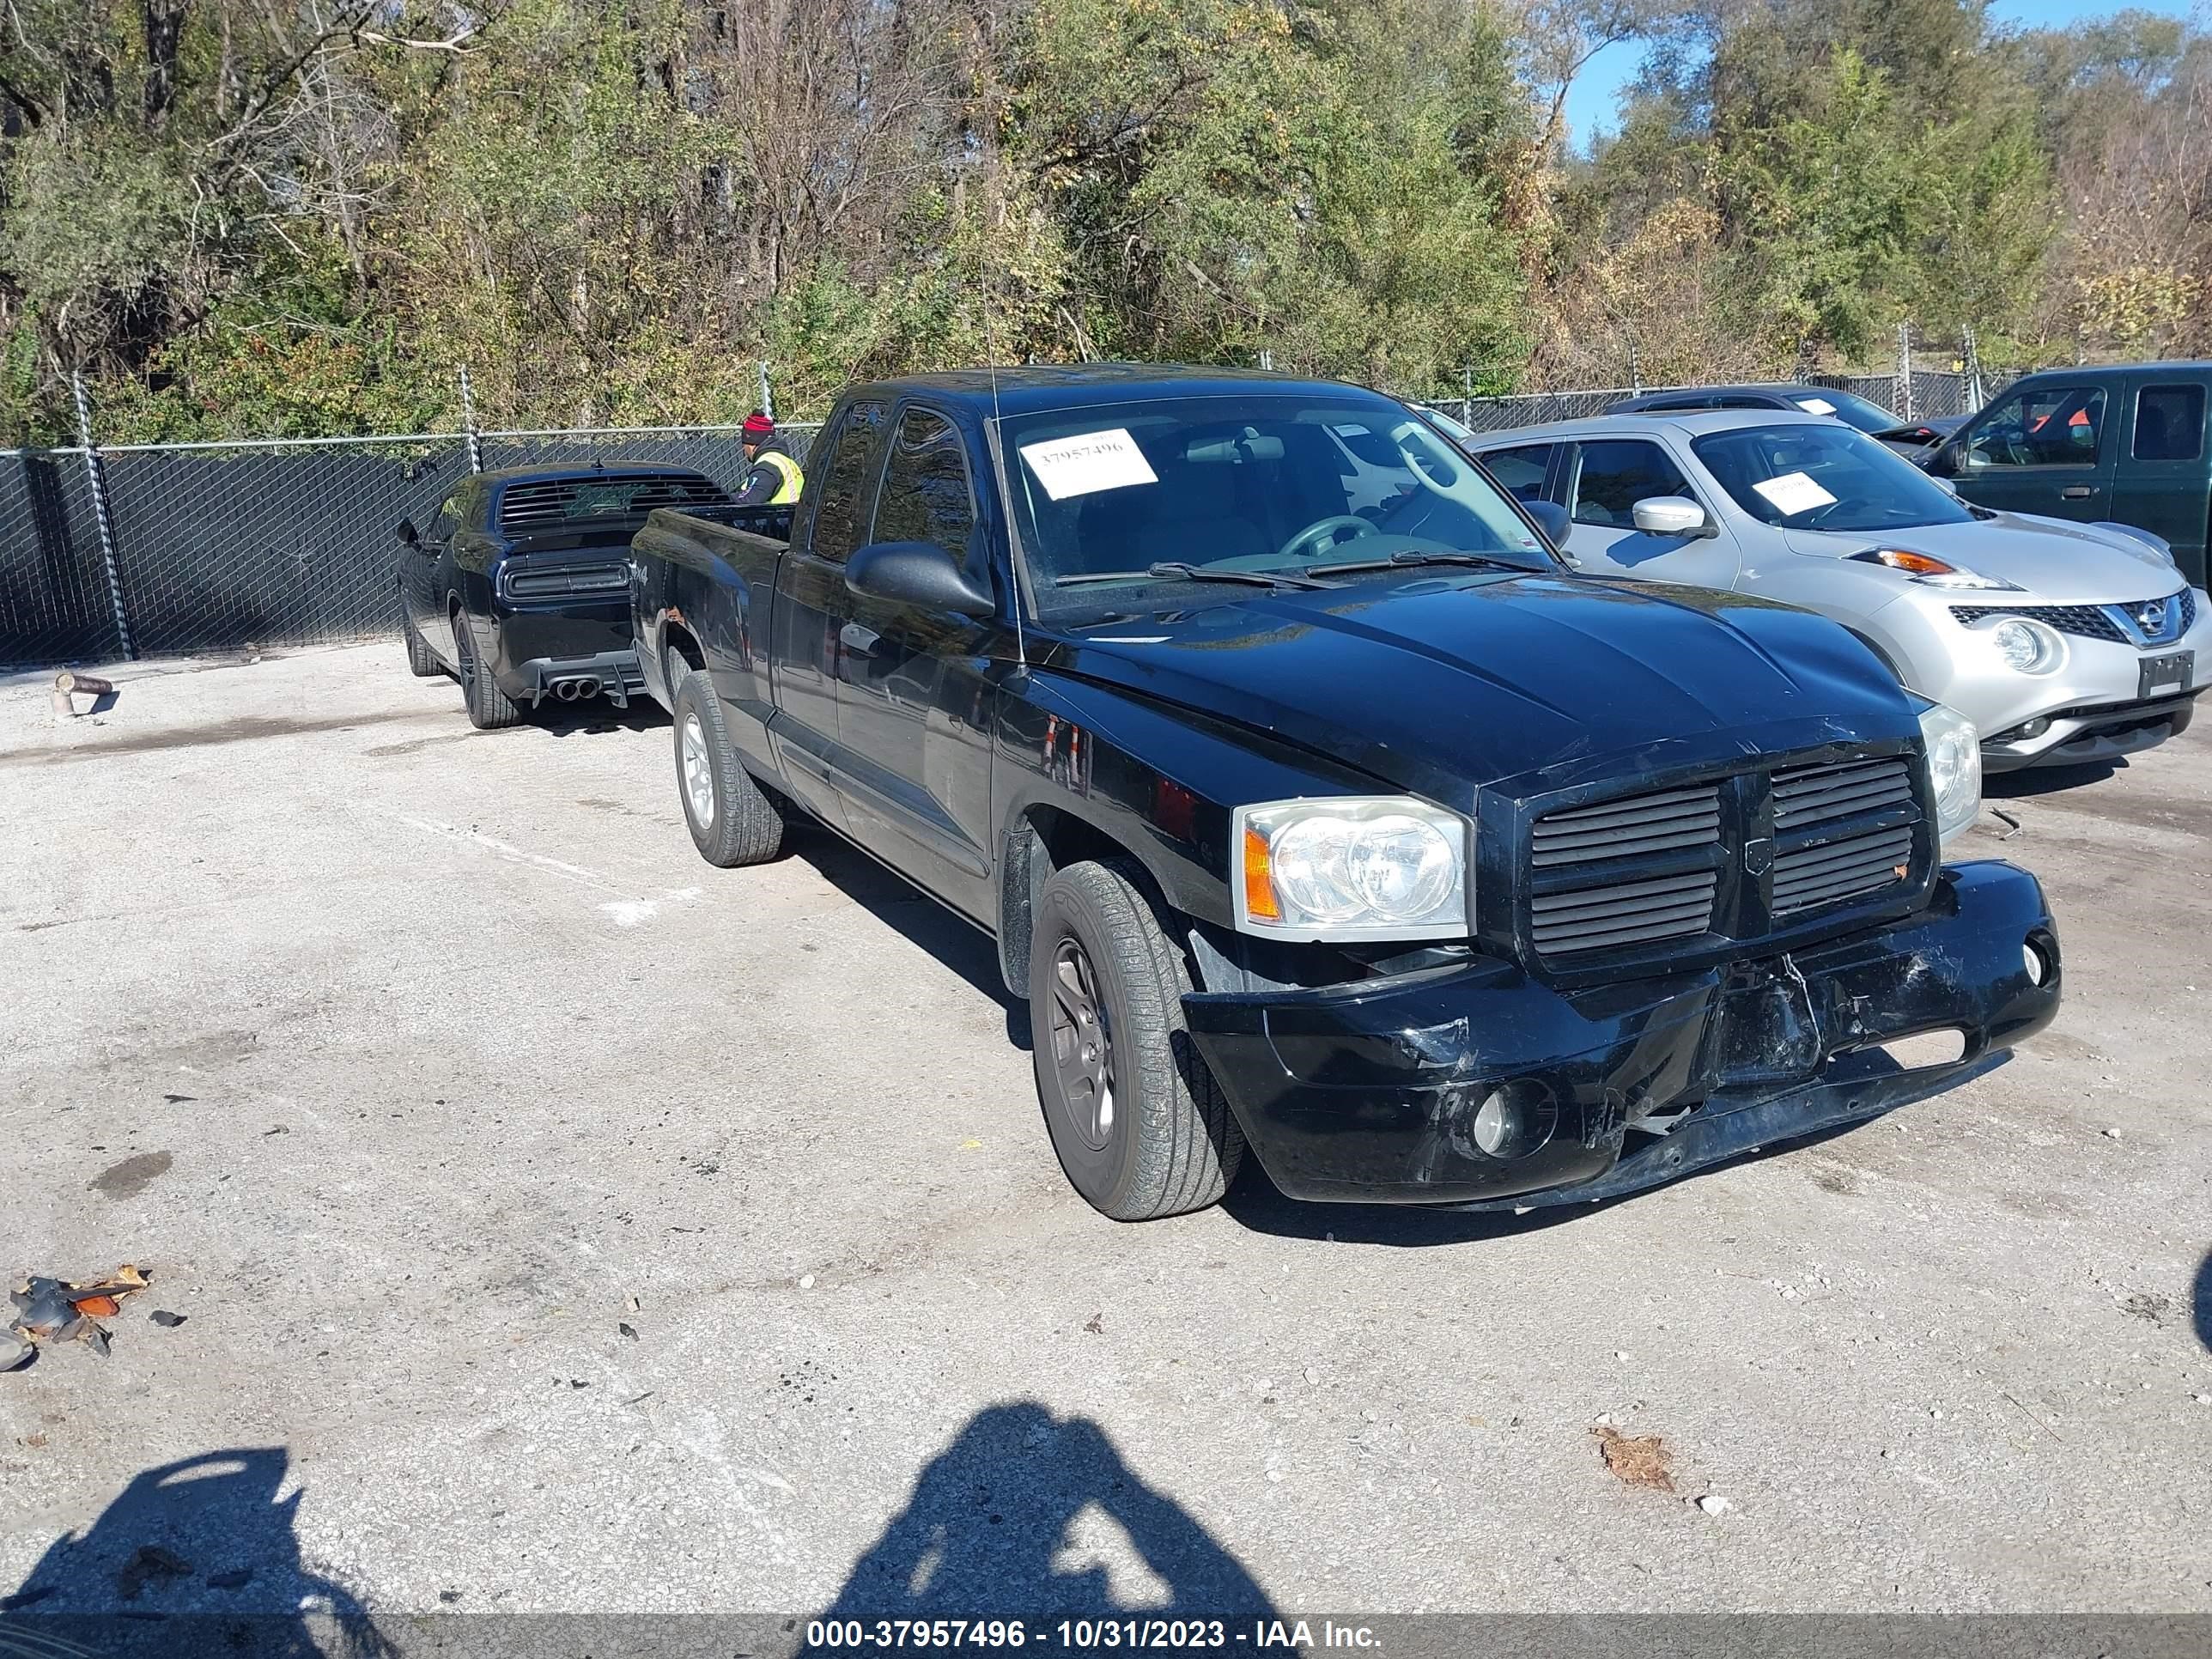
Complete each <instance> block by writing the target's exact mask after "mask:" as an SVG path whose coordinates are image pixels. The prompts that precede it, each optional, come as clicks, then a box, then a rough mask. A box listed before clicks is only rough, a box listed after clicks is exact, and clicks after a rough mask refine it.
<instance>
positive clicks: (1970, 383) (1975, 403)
mask: <svg viewBox="0 0 2212 1659" xmlns="http://www.w3.org/2000/svg"><path fill="white" fill-rule="evenodd" d="M1965 336H1966V402H1967V404H1968V408H1967V410H1966V413H1968V414H1969V415H1972V414H1973V413H1974V412H1975V411H1976V410H1978V409H1980V408H1981V406H1982V404H1983V401H1984V400H1983V398H1982V353H1981V348H1980V347H1979V346H1978V345H1976V344H1975V343H1974V327H1973V325H1972V323H1969V324H1967V325H1966V330H1965Z"/></svg>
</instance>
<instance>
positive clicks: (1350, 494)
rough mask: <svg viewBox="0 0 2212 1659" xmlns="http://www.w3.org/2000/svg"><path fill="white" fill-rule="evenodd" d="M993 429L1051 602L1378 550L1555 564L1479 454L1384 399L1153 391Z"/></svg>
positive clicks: (1038, 581) (1036, 575) (1121, 599)
mask: <svg viewBox="0 0 2212 1659" xmlns="http://www.w3.org/2000/svg"><path fill="white" fill-rule="evenodd" d="M1000 429H1001V434H1002V435H1003V437H1004V439H1005V453H1006V464H1007V465H1008V467H1009V468H1010V469H1011V471H1012V477H1011V483H1012V496H1013V501H1014V519H1015V529H1016V531H1017V532H1018V536H1019V538H1020V542H1021V546H1022V550H1023V553H1024V558H1025V560H1026V562H1027V568H1028V574H1029V579H1030V587H1031V590H1032V592H1033V596H1034V599H1035V602H1036V605H1037V607H1038V609H1039V610H1040V611H1054V610H1057V609H1064V608H1073V607H1075V606H1079V605H1084V606H1091V607H1096V606H1097V605H1099V604H1100V603H1102V602H1103V603H1107V604H1120V605H1126V604H1127V602H1128V599H1129V597H1130V594H1131V592H1132V591H1133V590H1136V589H1141V588H1145V587H1152V588H1165V587H1168V586H1175V585H1177V584H1184V583H1188V582H1190V581H1192V580H1206V579H1208V578H1213V579H1222V578H1225V577H1228V576H1229V575H1230V573H1242V574H1243V575H1244V576H1245V577H1246V578H1248V579H1256V580H1261V582H1262V584H1263V585H1264V584H1265V580H1266V578H1267V575H1270V574H1273V575H1279V576H1283V577H1290V578H1296V577H1298V576H1300V575H1302V574H1303V573H1304V571H1305V570H1306V569H1308V568H1310V567H1314V566H1322V567H1334V566H1340V565H1344V564H1346V563H1350V562H1366V561H1370V560H1371V561H1379V562H1386V563H1387V562H1389V561H1392V560H1394V559H1395V560H1399V561H1403V562H1414V561H1417V560H1419V559H1420V558H1422V557H1423V556H1440V555H1454V554H1470V555H1478V556H1483V557H1484V558H1486V559H1492V560H1495V561H1497V562H1500V563H1504V564H1510V565H1511V566H1513V567H1515V568H1525V569H1529V570H1541V571H1545V572H1547V573H1548V572H1551V571H1554V570H1556V569H1558V568H1559V566H1558V564H1557V562H1555V561H1554V560H1553V557H1552V556H1551V555H1550V554H1549V553H1548V552H1547V551H1546V550H1545V549H1544V547H1543V544H1542V543H1541V541H1540V540H1539V539H1538V538H1537V536H1536V534H1535V532H1534V531H1532V530H1531V529H1529V527H1528V524H1527V523H1526V522H1525V521H1524V520H1522V518H1521V516H1520V514H1519V513H1516V511H1515V510H1514V508H1513V507H1512V506H1511V505H1510V503H1509V502H1508V501H1506V500H1505V498H1504V496H1503V495H1500V494H1499V493H1498V489H1497V488H1496V487H1495V486H1494V485H1492V483H1489V481H1488V480H1487V479H1486V478H1485V477H1483V476H1482V474H1481V472H1480V471H1478V470H1477V468H1476V467H1475V465H1474V463H1473V462H1471V461H1469V460H1468V459H1467V458H1466V457H1465V456H1463V455H1461V454H1459V453H1457V452H1456V451H1455V450H1454V449H1453V448H1452V447H1451V446H1450V445H1449V443H1447V442H1446V441H1444V440H1443V439H1442V438H1441V437H1439V436H1438V435H1437V434H1436V432H1435V431H1434V430H1432V429H1431V428H1430V427H1429V426H1428V425H1427V424H1426V423H1425V422H1423V421H1421V420H1420V419H1419V417H1418V416H1414V415H1413V414H1411V413H1409V412H1408V411H1407V410H1404V409H1403V408H1401V407H1400V406H1399V405H1397V404H1391V403H1387V402H1384V401H1383V400H1382V399H1379V398H1359V397H1356V396H1347V397H1346V398H1341V399H1337V398H1321V397H1313V396H1295V395H1277V396H1271V395H1267V394H1264V393H1263V394H1259V395H1254V394H1251V393H1244V394H1240V395H1238V396H1237V397H1233V398H1158V399H1154V400H1152V401H1146V402H1139V403H1127V404H1094V405H1091V406H1089V407H1085V408H1083V409H1076V410H1059V411H1056V412H1054V413H1052V414H1048V415H1030V416H1017V417H1011V418H1008V419H1006V421H1004V422H1002V423H1001V428H1000ZM1166 567H1181V568H1166ZM1341 579H1342V578H1340V577H1337V576H1331V577H1330V578H1329V580H1332V581H1334V580H1341Z"/></svg>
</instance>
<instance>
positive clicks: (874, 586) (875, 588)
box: [845, 542, 999, 617]
mask: <svg viewBox="0 0 2212 1659" xmlns="http://www.w3.org/2000/svg"><path fill="white" fill-rule="evenodd" d="M845 586H847V587H848V588H849V589H851V590H852V591H853V592H855V593H857V594H859V595H860V597H861V598H862V599H886V600H889V601H890V603H891V604H893V605H913V606H914V607H915V609H917V610H920V611H951V612H952V613H953V614H954V615H955V616H960V617H987V616H989V615H990V614H991V613H992V612H993V611H996V610H997V609H998V608H999V607H998V602H997V601H996V600H994V599H993V598H992V597H991V592H990V589H989V588H988V587H987V586H978V585H977V584H976V581H975V578H974V577H972V576H970V575H969V574H968V573H967V571H966V570H965V569H963V568H962V567H961V564H960V562H959V561H958V560H957V559H956V558H954V557H953V556H952V555H951V554H950V553H947V552H946V551H945V550H944V549H943V548H941V547H939V546H938V545H937V544H935V543H934V542H875V543H872V544H870V545H868V546H866V547H864V548H862V549H860V550H859V551H858V552H856V553H854V555H853V556H852V557H851V558H849V559H848V560H846V562H845Z"/></svg>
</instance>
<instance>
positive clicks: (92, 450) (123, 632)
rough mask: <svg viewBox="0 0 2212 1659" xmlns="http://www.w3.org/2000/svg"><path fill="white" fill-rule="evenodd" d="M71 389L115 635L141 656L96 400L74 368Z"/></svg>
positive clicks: (127, 653)
mask: <svg viewBox="0 0 2212 1659" xmlns="http://www.w3.org/2000/svg"><path fill="white" fill-rule="evenodd" d="M70 391H71V392H74V393H75V394H76V437H77V442H78V443H79V444H80V445H82V447H83V449H84V471H85V478H86V481H87V482H88V483H89V484H90V485H91V486H92V521H93V524H94V526H96V527H97V528H98V530H99V532H100V563H101V564H102V565H103V566H105V567H106V571H107V600H108V603H109V604H110V605H112V606H113V607H114V608H115V637H116V640H117V641H118V643H119V644H120V645H121V646H122V647H123V654H124V655H125V657H127V658H129V659H131V660H133V661H136V660H137V656H138V650H137V647H136V646H134V645H132V644H131V618H130V617H129V616H128V615H126V614H125V611H124V609H123V574H122V572H121V571H120V570H118V568H116V563H115V520H114V517H113V515H112V513H109V512H108V510H107V469H106V467H105V466H103V465H101V464H100V446H99V445H97V444H95V443H94V442H93V441H92V403H91V400H90V399H88V398H86V396H85V395H84V376H83V375H82V374H77V373H76V372H75V371H71V373H70Z"/></svg>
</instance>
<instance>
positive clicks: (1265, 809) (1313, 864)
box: [1230, 795, 1470, 939]
mask: <svg viewBox="0 0 2212 1659" xmlns="http://www.w3.org/2000/svg"><path fill="white" fill-rule="evenodd" d="M1469 829H1470V826H1469V824H1468V821H1467V820H1466V819H1465V818H1463V817H1461V816H1460V815H1459V814H1458V813H1456V812H1452V811H1446V810H1445V809H1444V808H1443V807H1441V806H1431V805H1430V804H1429V803H1428V802H1426V801H1423V800H1415V799H1413V798H1411V797H1410V796H1405V795H1333V796H1324V797H1321V798H1318V799H1308V800H1279V801H1267V802H1264V803H1262V804H1261V805H1256V806H1240V807H1238V808H1237V811H1236V812H1235V814H1234V816H1233V817H1232V818H1231V829H1230V833H1231V848H1232V850H1231V858H1230V865H1231V869H1230V884H1231V893H1232V895H1233V896H1234V898H1235V902H1236V908H1237V927H1240V928H1242V929H1243V931H1244V932H1246V933H1257V934H1261V935H1262V936H1264V937H1267V938H1270V939H1444V938H1463V937H1465V936H1466V934H1467V933H1468V931H1469V927H1470V922H1469V920H1468V877H1467V868H1468V832H1469Z"/></svg>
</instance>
